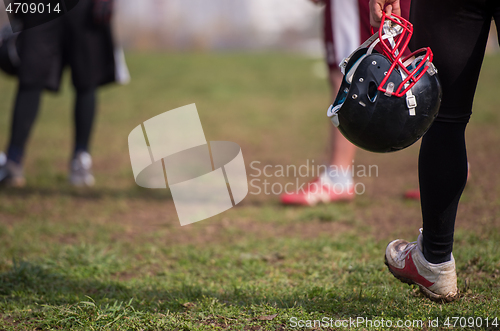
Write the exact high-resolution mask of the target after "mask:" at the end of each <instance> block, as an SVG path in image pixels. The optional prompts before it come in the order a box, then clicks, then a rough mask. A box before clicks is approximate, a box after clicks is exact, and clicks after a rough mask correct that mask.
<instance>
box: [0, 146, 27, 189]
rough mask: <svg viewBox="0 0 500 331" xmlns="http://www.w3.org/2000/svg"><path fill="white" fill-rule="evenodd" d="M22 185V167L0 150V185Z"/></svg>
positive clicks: (23, 183) (24, 182) (24, 184)
mask: <svg viewBox="0 0 500 331" xmlns="http://www.w3.org/2000/svg"><path fill="white" fill-rule="evenodd" d="M4 185H5V186H8V187H18V188H19V187H24V186H26V179H25V178H24V174H23V167H22V166H21V165H19V164H17V163H15V162H12V161H10V160H8V159H7V157H6V156H5V154H4V153H2V152H0V186H4Z"/></svg>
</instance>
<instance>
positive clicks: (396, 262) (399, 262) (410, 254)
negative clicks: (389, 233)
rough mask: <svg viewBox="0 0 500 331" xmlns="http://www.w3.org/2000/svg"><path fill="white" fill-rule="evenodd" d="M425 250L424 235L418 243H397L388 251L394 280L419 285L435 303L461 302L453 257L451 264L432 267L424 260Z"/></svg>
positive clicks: (390, 244) (388, 246)
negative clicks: (423, 251) (458, 300)
mask: <svg viewBox="0 0 500 331" xmlns="http://www.w3.org/2000/svg"><path fill="white" fill-rule="evenodd" d="M422 250H423V236H422V234H420V235H419V236H418V240H417V241H416V242H411V243H409V242H407V241H406V240H402V239H397V240H394V241H392V242H390V243H389V245H387V248H386V250H385V264H386V265H387V266H388V267H389V271H390V272H391V273H392V274H393V275H394V277H396V278H397V279H399V280H400V281H402V282H403V283H407V284H410V285H411V284H416V285H418V287H419V288H420V291H421V292H422V293H423V294H424V295H425V296H427V297H428V298H429V299H431V300H433V301H437V302H451V301H453V300H455V299H458V297H459V295H458V287H457V272H456V269H455V259H454V258H453V254H452V255H451V260H450V261H448V262H443V263H439V264H433V263H430V262H428V261H427V260H426V259H425V257H424V254H423V253H422Z"/></svg>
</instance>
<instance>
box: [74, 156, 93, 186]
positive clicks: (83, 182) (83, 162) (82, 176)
mask: <svg viewBox="0 0 500 331" xmlns="http://www.w3.org/2000/svg"><path fill="white" fill-rule="evenodd" d="M69 181H70V183H71V184H72V185H73V186H76V187H91V186H94V184H95V179H94V176H93V175H92V157H91V156H90V154H89V153H87V152H79V153H78V154H76V156H75V158H74V159H73V160H72V161H71V166H70V174H69Z"/></svg>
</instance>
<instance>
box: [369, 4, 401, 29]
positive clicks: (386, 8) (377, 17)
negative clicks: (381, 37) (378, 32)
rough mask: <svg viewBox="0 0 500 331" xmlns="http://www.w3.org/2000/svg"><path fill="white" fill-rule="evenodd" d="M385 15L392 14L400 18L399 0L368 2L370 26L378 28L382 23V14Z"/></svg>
mask: <svg viewBox="0 0 500 331" xmlns="http://www.w3.org/2000/svg"><path fill="white" fill-rule="evenodd" d="M383 12H385V13H386V14H387V15H390V14H391V13H394V14H396V15H398V16H401V5H400V3H399V0H370V24H371V25H372V26H373V27H375V28H378V27H379V26H380V22H381V21H382V13H383Z"/></svg>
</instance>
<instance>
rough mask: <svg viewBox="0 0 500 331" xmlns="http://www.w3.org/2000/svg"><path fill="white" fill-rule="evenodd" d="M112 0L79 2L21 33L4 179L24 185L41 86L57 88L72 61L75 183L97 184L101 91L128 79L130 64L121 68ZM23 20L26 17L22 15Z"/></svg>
mask: <svg viewBox="0 0 500 331" xmlns="http://www.w3.org/2000/svg"><path fill="white" fill-rule="evenodd" d="M112 11H113V0H80V1H79V3H78V4H77V5H76V7H75V8H74V9H72V10H70V11H69V12H68V13H67V14H65V15H63V16H61V17H59V18H57V19H55V20H53V21H50V22H47V23H44V24H42V25H39V26H36V27H33V28H30V29H27V30H25V31H22V32H21V33H20V34H19V36H18V41H17V46H18V52H19V58H20V64H19V66H18V68H16V69H17V72H16V74H17V78H18V81H19V85H18V90H17V95H16V98H15V102H14V108H13V113H12V121H11V131H10V139H9V142H8V146H7V153H6V159H5V160H0V161H2V162H1V163H0V183H1V184H6V185H9V186H14V187H22V186H24V185H25V183H26V180H25V177H24V174H23V166H22V164H23V159H24V156H25V148H26V143H27V141H28V138H29V135H30V132H31V130H32V126H33V123H34V121H35V119H36V116H37V113H38V110H39V106H40V97H41V93H42V90H44V89H47V90H49V91H58V90H59V87H60V84H61V77H62V72H63V69H64V68H65V67H66V66H67V65H69V67H70V68H71V77H72V82H73V86H74V88H75V94H76V95H75V104H74V124H75V135H74V145H73V146H74V147H73V150H72V154H71V161H70V167H69V168H70V169H69V181H70V183H71V184H72V185H74V186H92V185H94V181H95V180H94V176H93V174H92V158H91V156H90V154H89V143H90V137H91V134H92V127H93V123H94V117H95V113H96V90H97V88H98V87H100V86H102V85H105V84H108V83H111V82H114V81H116V79H117V77H119V78H120V80H122V81H124V80H126V79H127V78H126V77H125V76H126V73H125V75H124V70H126V69H125V68H123V67H121V68H118V69H117V68H116V65H117V64H121V65H123V62H122V61H115V51H114V50H115V48H114V42H113V37H112V33H111V25H110V22H111V16H112ZM19 19H20V21H21V22H23V20H26V18H25V17H23V15H20V16H19Z"/></svg>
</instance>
